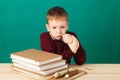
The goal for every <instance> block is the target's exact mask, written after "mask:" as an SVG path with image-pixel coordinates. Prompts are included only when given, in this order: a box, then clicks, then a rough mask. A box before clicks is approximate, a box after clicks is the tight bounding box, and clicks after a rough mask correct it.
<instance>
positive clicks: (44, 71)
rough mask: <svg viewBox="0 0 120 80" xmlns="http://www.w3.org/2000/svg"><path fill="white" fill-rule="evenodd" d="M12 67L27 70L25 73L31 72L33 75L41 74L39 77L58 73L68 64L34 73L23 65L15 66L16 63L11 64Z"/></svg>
mask: <svg viewBox="0 0 120 80" xmlns="http://www.w3.org/2000/svg"><path fill="white" fill-rule="evenodd" d="M13 66H15V67H18V68H21V69H24V70H27V71H31V72H34V73H37V74H41V75H49V74H52V73H54V72H56V71H60V70H63V69H66V68H68V64H65V65H62V66H59V67H55V68H52V69H48V70H42V71H36V70H33V69H30V68H27V67H25V66H23V65H20V64H17V63H13Z"/></svg>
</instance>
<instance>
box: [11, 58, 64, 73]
mask: <svg viewBox="0 0 120 80" xmlns="http://www.w3.org/2000/svg"><path fill="white" fill-rule="evenodd" d="M12 62H13V63H17V64H20V65H22V66H24V67H27V68H30V69H33V70H36V71H41V70H47V69H51V68H54V67H58V66H62V65H65V64H66V60H63V59H61V60H57V61H54V62H51V63H48V64H43V65H40V66H36V65H32V64H29V63H25V62H22V61H19V60H16V59H12Z"/></svg>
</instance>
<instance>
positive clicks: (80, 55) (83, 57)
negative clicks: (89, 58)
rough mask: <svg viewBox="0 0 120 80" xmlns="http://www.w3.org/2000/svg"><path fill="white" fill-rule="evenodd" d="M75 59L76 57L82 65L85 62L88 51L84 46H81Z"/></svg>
mask: <svg viewBox="0 0 120 80" xmlns="http://www.w3.org/2000/svg"><path fill="white" fill-rule="evenodd" d="M74 59H75V62H76V64H78V65H82V64H84V63H85V61H86V53H85V51H84V50H83V48H82V47H79V49H78V51H77V53H76V54H75V55H74Z"/></svg>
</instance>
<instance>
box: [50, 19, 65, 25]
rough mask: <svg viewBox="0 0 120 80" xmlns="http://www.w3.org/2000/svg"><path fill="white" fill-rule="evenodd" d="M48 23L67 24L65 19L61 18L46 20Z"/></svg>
mask: <svg viewBox="0 0 120 80" xmlns="http://www.w3.org/2000/svg"><path fill="white" fill-rule="evenodd" d="M48 24H49V25H66V24H67V20H66V19H63V20H55V19H52V20H48Z"/></svg>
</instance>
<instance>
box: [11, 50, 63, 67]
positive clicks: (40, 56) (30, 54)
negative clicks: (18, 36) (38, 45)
mask: <svg viewBox="0 0 120 80" xmlns="http://www.w3.org/2000/svg"><path fill="white" fill-rule="evenodd" d="M10 57H11V58H12V59H16V60H19V61H23V62H26V63H29V64H33V65H38V66H39V65H43V64H47V63H50V62H54V61H57V60H61V59H62V56H61V55H59V54H55V53H50V52H46V51H41V50H36V49H28V50H24V51H19V52H15V53H11V54H10Z"/></svg>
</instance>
